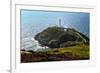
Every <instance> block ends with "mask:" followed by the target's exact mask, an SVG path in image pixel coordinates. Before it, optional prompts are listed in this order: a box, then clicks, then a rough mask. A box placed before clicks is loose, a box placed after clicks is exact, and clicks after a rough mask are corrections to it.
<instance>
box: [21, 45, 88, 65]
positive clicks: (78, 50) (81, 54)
mask: <svg viewBox="0 0 100 73" xmlns="http://www.w3.org/2000/svg"><path fill="white" fill-rule="evenodd" d="M28 52H29V51H28ZM87 59H89V45H85V44H81V45H75V46H70V47H64V48H53V49H49V50H43V51H36V52H32V51H31V52H30V53H21V62H22V63H26V62H44V61H65V60H87Z"/></svg>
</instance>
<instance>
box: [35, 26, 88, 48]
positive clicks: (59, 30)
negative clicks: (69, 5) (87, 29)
mask: <svg viewBox="0 0 100 73" xmlns="http://www.w3.org/2000/svg"><path fill="white" fill-rule="evenodd" d="M34 38H35V40H37V41H39V43H40V44H41V45H42V46H48V47H50V48H60V47H66V46H72V45H75V44H79V43H83V44H86V43H87V44H89V38H88V37H86V36H85V35H84V34H82V33H80V32H78V31H76V30H75V29H72V28H64V27H49V28H47V29H45V30H43V31H41V32H40V33H38V34H37V35H35V37H34Z"/></svg>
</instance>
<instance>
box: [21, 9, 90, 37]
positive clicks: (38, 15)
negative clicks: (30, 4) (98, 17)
mask: <svg viewBox="0 0 100 73" xmlns="http://www.w3.org/2000/svg"><path fill="white" fill-rule="evenodd" d="M20 15H21V31H22V36H28V35H32V36H34V35H36V34H37V33H39V32H41V31H42V30H44V29H46V28H47V27H51V26H59V19H61V25H62V26H64V27H66V28H74V29H76V30H78V31H80V32H82V33H83V34H85V35H86V36H88V37H89V26H90V25H89V24H90V14H89V13H82V12H60V11H59V12H54V11H39V10H21V13H20Z"/></svg>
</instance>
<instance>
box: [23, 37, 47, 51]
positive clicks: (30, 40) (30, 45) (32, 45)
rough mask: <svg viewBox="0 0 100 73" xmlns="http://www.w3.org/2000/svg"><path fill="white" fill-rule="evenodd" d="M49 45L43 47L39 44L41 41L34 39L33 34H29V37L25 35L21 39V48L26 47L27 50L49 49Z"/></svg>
mask: <svg viewBox="0 0 100 73" xmlns="http://www.w3.org/2000/svg"><path fill="white" fill-rule="evenodd" d="M47 48H48V47H46V46H45V47H43V46H41V45H40V44H39V42H38V41H37V40H35V39H34V37H33V36H27V37H23V38H22V39H21V49H25V50H34V51H37V50H44V49H47Z"/></svg>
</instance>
